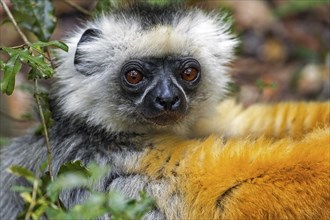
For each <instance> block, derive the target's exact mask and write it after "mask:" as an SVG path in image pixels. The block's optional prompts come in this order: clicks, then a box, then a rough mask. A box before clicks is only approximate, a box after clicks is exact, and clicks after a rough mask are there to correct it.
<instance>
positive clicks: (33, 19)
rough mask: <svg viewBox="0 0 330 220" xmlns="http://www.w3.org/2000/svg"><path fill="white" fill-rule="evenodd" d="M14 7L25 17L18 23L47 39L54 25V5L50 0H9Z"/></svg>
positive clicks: (44, 39)
mask: <svg viewBox="0 0 330 220" xmlns="http://www.w3.org/2000/svg"><path fill="white" fill-rule="evenodd" d="M11 2H12V3H13V4H14V9H15V11H16V12H19V13H20V14H22V15H23V16H25V17H28V18H29V19H27V20H22V21H21V22H20V23H19V25H20V26H21V27H24V28H25V29H27V30H29V31H31V32H33V33H34V34H35V35H36V36H37V37H38V38H39V39H40V40H42V41H48V40H49V38H50V36H51V34H52V33H53V31H54V28H55V25H56V17H55V16H54V6H53V4H52V3H51V1H50V0H11Z"/></svg>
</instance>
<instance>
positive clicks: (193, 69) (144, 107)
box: [120, 57, 201, 126]
mask: <svg viewBox="0 0 330 220" xmlns="http://www.w3.org/2000/svg"><path fill="white" fill-rule="evenodd" d="M200 79H201V67H200V64H199V63H198V61H197V60H195V59H193V58H191V57H184V58H173V57H166V58H148V59H142V60H130V61H128V62H126V63H125V64H124V65H123V67H122V69H121V73H120V80H121V86H122V89H123V91H124V93H125V96H126V97H127V98H128V99H129V100H131V101H132V104H133V105H134V106H135V108H136V110H137V112H138V113H139V114H140V115H141V116H142V117H143V118H144V119H145V120H147V121H150V122H152V123H155V124H158V125H163V126H165V125H170V124H173V123H175V122H176V121H178V120H179V119H181V118H182V117H184V116H185V115H186V113H187V111H188V109H189V103H188V99H187V97H189V96H190V95H192V94H193V93H194V91H196V88H197V86H198V83H199V82H200Z"/></svg>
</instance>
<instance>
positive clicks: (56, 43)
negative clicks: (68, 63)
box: [31, 41, 69, 52]
mask: <svg viewBox="0 0 330 220" xmlns="http://www.w3.org/2000/svg"><path fill="white" fill-rule="evenodd" d="M49 46H52V47H56V48H60V49H62V50H64V51H65V52H68V51H69V47H68V46H67V45H66V44H65V43H63V42H61V41H49V42H42V41H37V42H35V43H33V44H31V47H33V48H34V49H37V50H38V48H42V47H49Z"/></svg>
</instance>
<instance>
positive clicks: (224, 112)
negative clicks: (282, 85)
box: [196, 100, 330, 138]
mask: <svg viewBox="0 0 330 220" xmlns="http://www.w3.org/2000/svg"><path fill="white" fill-rule="evenodd" d="M329 125H330V102H323V103H316V102H310V103H308V102H298V103H294V102H286V103H279V104H257V105H253V106H250V107H248V108H244V107H243V106H242V105H239V104H236V103H235V101H234V100H226V101H224V102H222V103H221V104H220V105H219V106H218V108H217V112H216V117H215V118H214V117H213V118H210V119H203V120H201V121H200V122H199V124H198V125H197V126H196V131H197V133H200V134H207V133H218V134H221V135H223V136H225V137H246V136H249V137H259V136H266V137H274V138H283V137H292V138H301V137H303V136H304V135H305V134H307V133H309V132H311V131H313V130H314V129H317V128H323V127H326V126H329Z"/></svg>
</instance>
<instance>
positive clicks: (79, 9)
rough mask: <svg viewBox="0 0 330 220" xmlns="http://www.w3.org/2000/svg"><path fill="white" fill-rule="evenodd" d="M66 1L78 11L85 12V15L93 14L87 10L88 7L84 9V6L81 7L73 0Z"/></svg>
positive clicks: (90, 15) (65, 0)
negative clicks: (72, 0)
mask: <svg viewBox="0 0 330 220" xmlns="http://www.w3.org/2000/svg"><path fill="white" fill-rule="evenodd" d="M64 2H65V3H66V4H68V5H70V6H71V7H72V8H74V9H76V10H77V11H79V12H81V13H83V14H84V15H87V16H89V17H92V14H91V13H90V12H89V11H87V10H86V9H84V8H83V7H81V6H80V5H77V4H75V3H73V2H71V1H70V0H64Z"/></svg>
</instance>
